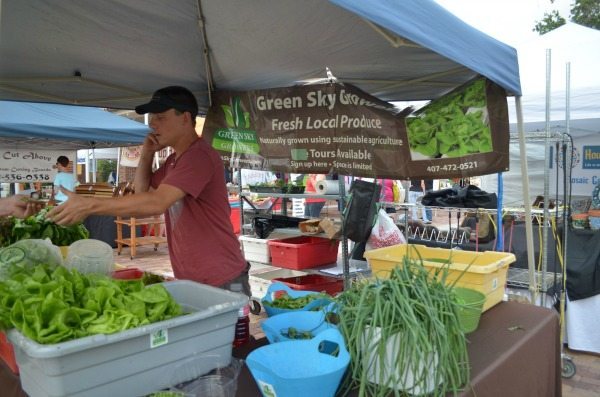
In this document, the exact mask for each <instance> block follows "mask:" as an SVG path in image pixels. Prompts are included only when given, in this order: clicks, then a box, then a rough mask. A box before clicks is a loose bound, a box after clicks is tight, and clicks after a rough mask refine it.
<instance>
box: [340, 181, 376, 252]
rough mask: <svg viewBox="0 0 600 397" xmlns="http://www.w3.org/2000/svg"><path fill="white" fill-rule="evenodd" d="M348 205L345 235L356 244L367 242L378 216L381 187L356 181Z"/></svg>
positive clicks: (353, 183) (345, 213) (345, 212)
mask: <svg viewBox="0 0 600 397" xmlns="http://www.w3.org/2000/svg"><path fill="white" fill-rule="evenodd" d="M349 193H350V194H349V199H348V205H347V206H346V208H345V209H344V213H343V223H344V234H345V235H346V237H348V238H349V239H350V240H352V241H354V242H355V243H360V242H366V241H367V240H368V238H369V236H370V235H371V229H372V228H373V223H374V220H375V217H376V216H377V202H379V195H380V194H381V186H380V185H378V184H376V183H372V182H367V181H362V180H354V181H353V182H352V185H351V186H350V191H349Z"/></svg>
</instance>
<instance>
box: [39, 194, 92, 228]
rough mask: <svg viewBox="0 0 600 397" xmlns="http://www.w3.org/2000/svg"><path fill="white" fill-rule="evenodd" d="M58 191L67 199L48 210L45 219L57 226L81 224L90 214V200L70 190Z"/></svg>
mask: <svg viewBox="0 0 600 397" xmlns="http://www.w3.org/2000/svg"><path fill="white" fill-rule="evenodd" d="M60 191H61V192H62V193H63V194H65V195H66V196H67V197H68V198H69V199H68V200H67V201H65V202H64V203H62V204H61V205H58V206H56V207H54V208H52V209H51V210H50V212H48V214H46V218H47V219H50V220H51V221H53V222H54V223H56V224H58V225H73V224H75V223H78V222H81V221H82V220H84V219H85V218H87V217H88V216H89V215H90V214H91V206H90V203H91V200H87V199H86V198H85V197H81V196H78V195H77V194H76V193H74V192H71V191H70V190H67V189H64V188H63V187H62V186H61V187H60Z"/></svg>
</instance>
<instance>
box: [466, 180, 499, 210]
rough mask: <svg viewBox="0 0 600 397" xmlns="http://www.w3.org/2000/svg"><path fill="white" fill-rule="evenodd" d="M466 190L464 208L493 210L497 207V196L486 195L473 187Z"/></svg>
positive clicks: (493, 194)
mask: <svg viewBox="0 0 600 397" xmlns="http://www.w3.org/2000/svg"><path fill="white" fill-rule="evenodd" d="M466 190H467V194H466V198H465V208H488V209H494V208H497V207H498V196H496V193H488V192H486V191H483V190H481V189H479V188H478V187H477V186H473V185H469V186H467V187H466Z"/></svg>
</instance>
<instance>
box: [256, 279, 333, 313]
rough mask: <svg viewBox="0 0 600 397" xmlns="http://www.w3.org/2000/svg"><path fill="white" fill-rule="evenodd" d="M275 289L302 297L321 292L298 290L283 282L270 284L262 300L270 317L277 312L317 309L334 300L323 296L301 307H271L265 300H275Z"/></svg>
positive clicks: (294, 296) (295, 296)
mask: <svg viewBox="0 0 600 397" xmlns="http://www.w3.org/2000/svg"><path fill="white" fill-rule="evenodd" d="M275 291H285V292H287V294H288V295H289V296H291V297H292V298H300V297H302V296H306V295H311V294H318V293H319V292H317V291H296V290H293V289H291V288H290V287H288V286H287V285H285V284H283V283H272V284H271V285H270V286H269V288H267V293H266V294H265V296H264V297H263V298H262V301H261V303H262V305H263V307H264V308H265V311H266V312H267V316H269V317H272V316H275V315H277V314H282V313H289V312H296V311H301V310H305V311H308V310H316V309H318V308H320V307H324V306H327V305H328V304H329V303H330V302H332V300H331V299H327V298H322V299H315V300H314V301H312V302H310V303H309V304H308V305H306V306H304V307H303V308H300V309H280V308H277V307H271V306H269V305H268V304H265V302H273V296H272V294H273V293H274V292H275Z"/></svg>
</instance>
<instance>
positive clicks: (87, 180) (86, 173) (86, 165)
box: [85, 149, 90, 183]
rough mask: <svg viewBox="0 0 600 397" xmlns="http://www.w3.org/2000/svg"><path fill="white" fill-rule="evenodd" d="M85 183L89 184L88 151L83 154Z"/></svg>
mask: <svg viewBox="0 0 600 397" xmlns="http://www.w3.org/2000/svg"><path fill="white" fill-rule="evenodd" d="M85 183H90V149H88V150H86V153H85Z"/></svg>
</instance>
